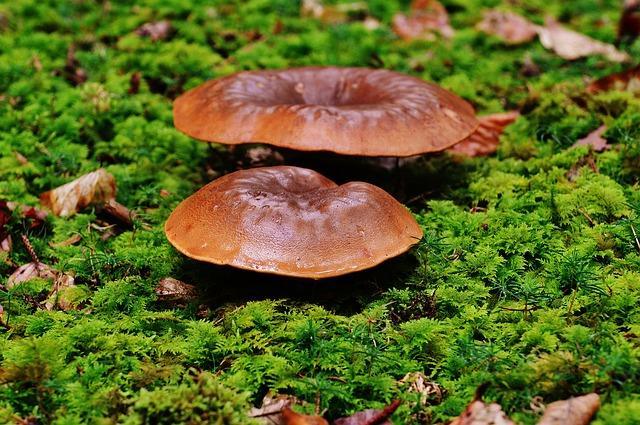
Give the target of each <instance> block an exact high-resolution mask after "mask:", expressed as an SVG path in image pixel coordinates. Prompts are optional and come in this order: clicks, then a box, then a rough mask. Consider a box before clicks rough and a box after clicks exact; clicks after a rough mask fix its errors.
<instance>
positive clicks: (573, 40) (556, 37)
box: [538, 18, 629, 62]
mask: <svg viewBox="0 0 640 425" xmlns="http://www.w3.org/2000/svg"><path fill="white" fill-rule="evenodd" d="M538 37H539V38H540V43H542V45H543V46H544V47H545V48H547V49H549V50H553V51H554V52H555V53H556V54H557V55H558V56H560V57H561V58H563V59H567V60H574V59H578V58H582V57H585V56H591V55H603V56H604V57H606V58H607V59H609V60H611V61H613V62H624V61H627V60H629V55H627V54H626V53H624V52H621V51H619V50H618V49H616V48H615V47H614V46H613V45H611V44H607V43H603V42H601V41H598V40H594V39H593V38H591V37H587V36H586V35H584V34H580V33H578V32H575V31H572V30H570V29H567V28H565V27H563V26H562V25H560V24H559V23H558V22H557V21H556V20H555V19H552V18H547V20H546V21H545V26H544V27H538Z"/></svg>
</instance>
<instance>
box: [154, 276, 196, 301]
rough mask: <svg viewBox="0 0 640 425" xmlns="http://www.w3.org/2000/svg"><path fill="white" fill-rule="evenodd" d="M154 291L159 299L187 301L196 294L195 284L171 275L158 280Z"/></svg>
mask: <svg viewBox="0 0 640 425" xmlns="http://www.w3.org/2000/svg"><path fill="white" fill-rule="evenodd" d="M155 293H156V295H157V296H158V300H160V301H173V302H178V301H180V302H187V301H191V300H193V299H195V298H197V296H198V290H197V289H196V287H195V286H193V285H190V284H188V283H184V282H182V281H181V280H178V279H174V278H172V277H165V278H164V279H161V280H160V282H158V285H157V286H156V289H155Z"/></svg>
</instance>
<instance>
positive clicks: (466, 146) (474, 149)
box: [447, 111, 520, 157]
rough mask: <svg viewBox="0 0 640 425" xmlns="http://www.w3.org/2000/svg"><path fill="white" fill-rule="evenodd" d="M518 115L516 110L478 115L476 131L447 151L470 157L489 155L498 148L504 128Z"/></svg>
mask: <svg viewBox="0 0 640 425" xmlns="http://www.w3.org/2000/svg"><path fill="white" fill-rule="evenodd" d="M519 116H520V113H519V112H518V111H510V112H502V113H498V114H491V115H485V116H484V117H479V121H480V125H479V126H478V128H477V129H476V131H474V132H473V133H472V134H471V136H469V137H467V138H466V139H464V140H463V141H461V142H459V143H457V144H455V145H453V146H452V147H450V148H449V149H447V151H448V152H452V153H458V154H462V155H466V156H470V157H475V156H486V155H491V154H493V153H495V152H496V151H497V150H498V145H499V144H500V135H502V132H503V131H504V129H505V128H506V127H507V126H508V125H510V124H511V123H513V122H514V121H515V120H516V119H517V118H518V117H519Z"/></svg>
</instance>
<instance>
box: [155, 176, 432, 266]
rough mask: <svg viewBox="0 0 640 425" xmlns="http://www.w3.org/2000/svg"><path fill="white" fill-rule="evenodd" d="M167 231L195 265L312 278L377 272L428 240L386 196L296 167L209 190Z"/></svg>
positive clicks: (181, 210)
mask: <svg viewBox="0 0 640 425" xmlns="http://www.w3.org/2000/svg"><path fill="white" fill-rule="evenodd" d="M165 232H166V234H167V238H168V239H169V241H170V242H171V243H172V244H173V245H174V246H175V247H176V248H177V249H178V250H179V251H181V252H182V253H184V254H185V255H187V256H189V257H191V258H195V259H198V260H203V261H207V262H211V263H215V264H228V265H231V266H234V267H238V268H243V269H250V270H256V271H261V272H266V273H274V274H280V275H287V276H296V277H305V278H313V279H319V278H326V277H333V276H339V275H343V274H346V273H350V272H355V271H358V270H363V269H367V268H370V267H373V266H375V265H377V264H379V263H381V262H383V261H385V260H387V259H389V258H392V257H395V256H397V255H399V254H402V253H403V252H405V251H407V250H408V249H409V248H410V247H411V246H412V245H414V244H416V243H417V242H418V241H419V240H420V238H421V237H422V230H421V229H420V227H419V226H418V224H417V223H416V222H415V220H414V219H413V217H412V216H411V214H410V213H409V211H408V210H407V209H406V208H405V207H404V206H402V205H401V204H400V203H398V202H397V201H396V200H395V199H393V198H392V197H391V196H390V195H389V194H387V193H386V192H384V191H383V190H382V189H380V188H378V187H376V186H373V185H371V184H368V183H363V182H351V183H347V184H343V185H341V186H338V185H337V184H335V183H334V182H332V181H331V180H329V179H327V178H325V177H323V176H322V175H320V174H318V173H316V172H315V171H312V170H309V169H304V168H298V167H290V166H278V167H264V168H254V169H251V170H242V171H237V172H234V173H231V174H227V175H225V176H223V177H221V178H219V179H217V180H215V181H213V182H211V183H209V184H208V185H206V186H205V187H203V188H202V189H200V190H199V191H198V192H196V193H195V194H194V195H192V196H190V197H189V198H187V199H186V200H184V201H183V202H182V203H181V204H180V205H178V207H177V208H176V209H175V210H174V212H173V213H172V214H171V216H170V217H169V219H168V220H167V222H166V225H165Z"/></svg>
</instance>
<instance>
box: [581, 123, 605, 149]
mask: <svg viewBox="0 0 640 425" xmlns="http://www.w3.org/2000/svg"><path fill="white" fill-rule="evenodd" d="M605 131H607V126H606V125H601V126H600V127H598V128H597V129H595V130H593V131H592V132H591V133H589V134H588V135H586V136H585V137H583V138H582V139H580V140H578V141H577V142H575V143H574V144H573V146H572V147H576V146H591V148H592V149H593V150H594V151H596V152H603V151H606V150H607V149H609V148H611V145H610V144H609V143H607V140H606V139H605V138H604V137H602V135H603V134H604V132H605Z"/></svg>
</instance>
